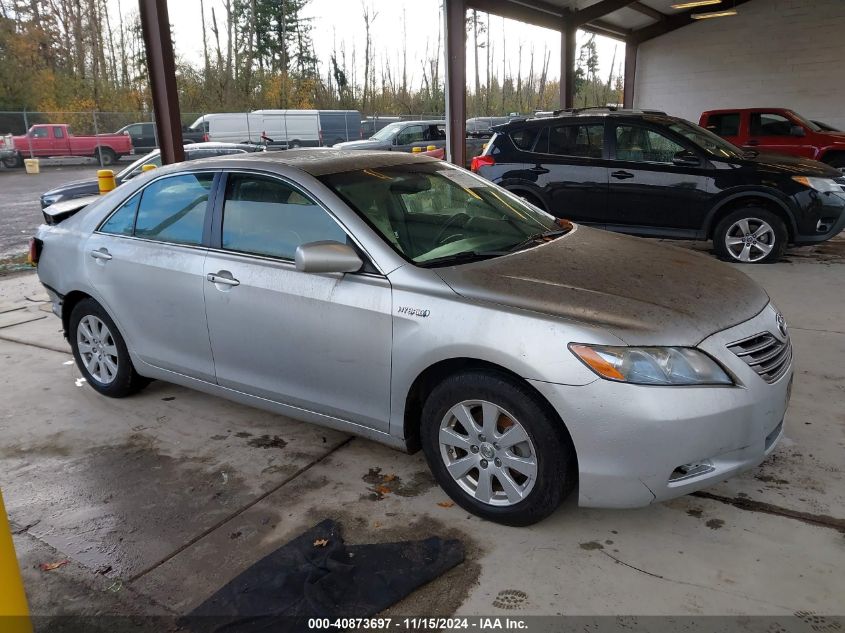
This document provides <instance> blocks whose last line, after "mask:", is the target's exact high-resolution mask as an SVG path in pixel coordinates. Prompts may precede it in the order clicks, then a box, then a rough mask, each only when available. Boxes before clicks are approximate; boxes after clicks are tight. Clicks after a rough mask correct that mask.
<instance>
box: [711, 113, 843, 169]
mask: <svg viewBox="0 0 845 633" xmlns="http://www.w3.org/2000/svg"><path fill="white" fill-rule="evenodd" d="M699 125H701V127H705V128H707V129H708V130H710V131H711V132H715V133H716V134H718V135H719V136H721V137H723V138H724V139H726V140H728V141H730V142H731V143H733V144H734V145H738V146H739V147H742V148H743V149H753V150H758V151H763V152H773V153H776V154H789V155H791V156H802V157H804V158H812V159H813V160H819V161H822V162H823V163H827V164H828V165H831V166H833V167H836V168H838V169H843V168H845V133H842V132H837V131H831V130H826V129H824V128H823V127H822V126H820V125H817V124H816V123H813V122H812V121H810V120H809V119H805V118H804V117H802V116H801V115H799V114H797V113H796V112H794V111H792V110H788V109H786V108H745V109H740V108H737V109H731V110H709V111H707V112H705V113H703V114H702V115H701V120H700V121H699Z"/></svg>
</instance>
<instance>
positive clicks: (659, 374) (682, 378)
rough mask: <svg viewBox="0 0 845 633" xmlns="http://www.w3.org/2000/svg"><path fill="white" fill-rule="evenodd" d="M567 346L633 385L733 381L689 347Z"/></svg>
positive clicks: (604, 373) (607, 374) (603, 374)
mask: <svg viewBox="0 0 845 633" xmlns="http://www.w3.org/2000/svg"><path fill="white" fill-rule="evenodd" d="M569 349H570V350H571V351H572V353H573V354H575V355H576V356H577V357H578V358H579V359H581V361H582V362H583V363H584V364H585V365H586V366H587V367H589V368H590V369H592V370H593V371H594V372H595V373H597V374H598V375H599V376H601V377H602V378H606V379H607V380H615V381H617V382H628V383H632V384H635V385H732V384H733V380H731V379H730V377H729V376H728V375H727V374H726V373H725V370H724V369H722V368H721V367H720V366H719V364H718V363H717V362H716V361H714V360H713V359H712V358H710V357H709V356H708V355H707V354H705V353H704V352H700V351H698V350H696V349H692V348H689V347H613V346H609V345H580V344H572V345H570V346H569Z"/></svg>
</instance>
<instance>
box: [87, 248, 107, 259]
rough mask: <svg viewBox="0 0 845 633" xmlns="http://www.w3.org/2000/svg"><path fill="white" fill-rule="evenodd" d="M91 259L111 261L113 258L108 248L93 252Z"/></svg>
mask: <svg viewBox="0 0 845 633" xmlns="http://www.w3.org/2000/svg"><path fill="white" fill-rule="evenodd" d="M91 257H93V258H94V259H104V260H109V259H111V258H112V256H111V253H109V251H108V249H107V248H100V249H98V250H96V251H91Z"/></svg>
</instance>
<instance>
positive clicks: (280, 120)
mask: <svg viewBox="0 0 845 633" xmlns="http://www.w3.org/2000/svg"><path fill="white" fill-rule="evenodd" d="M190 127H191V129H192V130H201V131H203V132H204V133H205V134H206V136H207V138H208V140H209V141H217V142H225V143H265V142H266V144H267V146H268V147H269V148H271V149H272V148H273V147H274V146H275V147H278V148H287V147H316V146H318V145H319V144H320V116H319V114H318V112H317V110H255V111H254V112H222V113H217V114H206V115H203V116H201V117H200V118H198V119H197V120H196V121H194V122H193V123H192V124H191V126H190Z"/></svg>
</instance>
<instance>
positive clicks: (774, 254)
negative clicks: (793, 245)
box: [713, 206, 789, 264]
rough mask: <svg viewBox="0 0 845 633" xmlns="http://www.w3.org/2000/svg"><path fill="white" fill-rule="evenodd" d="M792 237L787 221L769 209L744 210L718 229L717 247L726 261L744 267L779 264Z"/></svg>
mask: <svg viewBox="0 0 845 633" xmlns="http://www.w3.org/2000/svg"><path fill="white" fill-rule="evenodd" d="M788 239H789V234H788V233H787V231H786V225H785V224H784V222H783V220H781V219H780V218H779V217H778V216H776V215H775V214H774V213H772V212H771V211H769V210H767V209H763V208H760V207H754V206H749V207H744V208H742V209H737V210H736V211H733V212H732V213H729V214H728V215H727V216H726V217H725V218H723V219H722V221H721V222H719V224H718V225H717V226H716V230H715V231H714V233H713V246H714V247H715V249H716V254H717V255H718V256H719V257H720V258H721V259H724V260H727V261H731V262H736V263H741V264H768V263H771V262H776V261H777V260H779V259H780V258H781V256H782V255H783V253H784V251H785V250H786V243H787V240H788Z"/></svg>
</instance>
